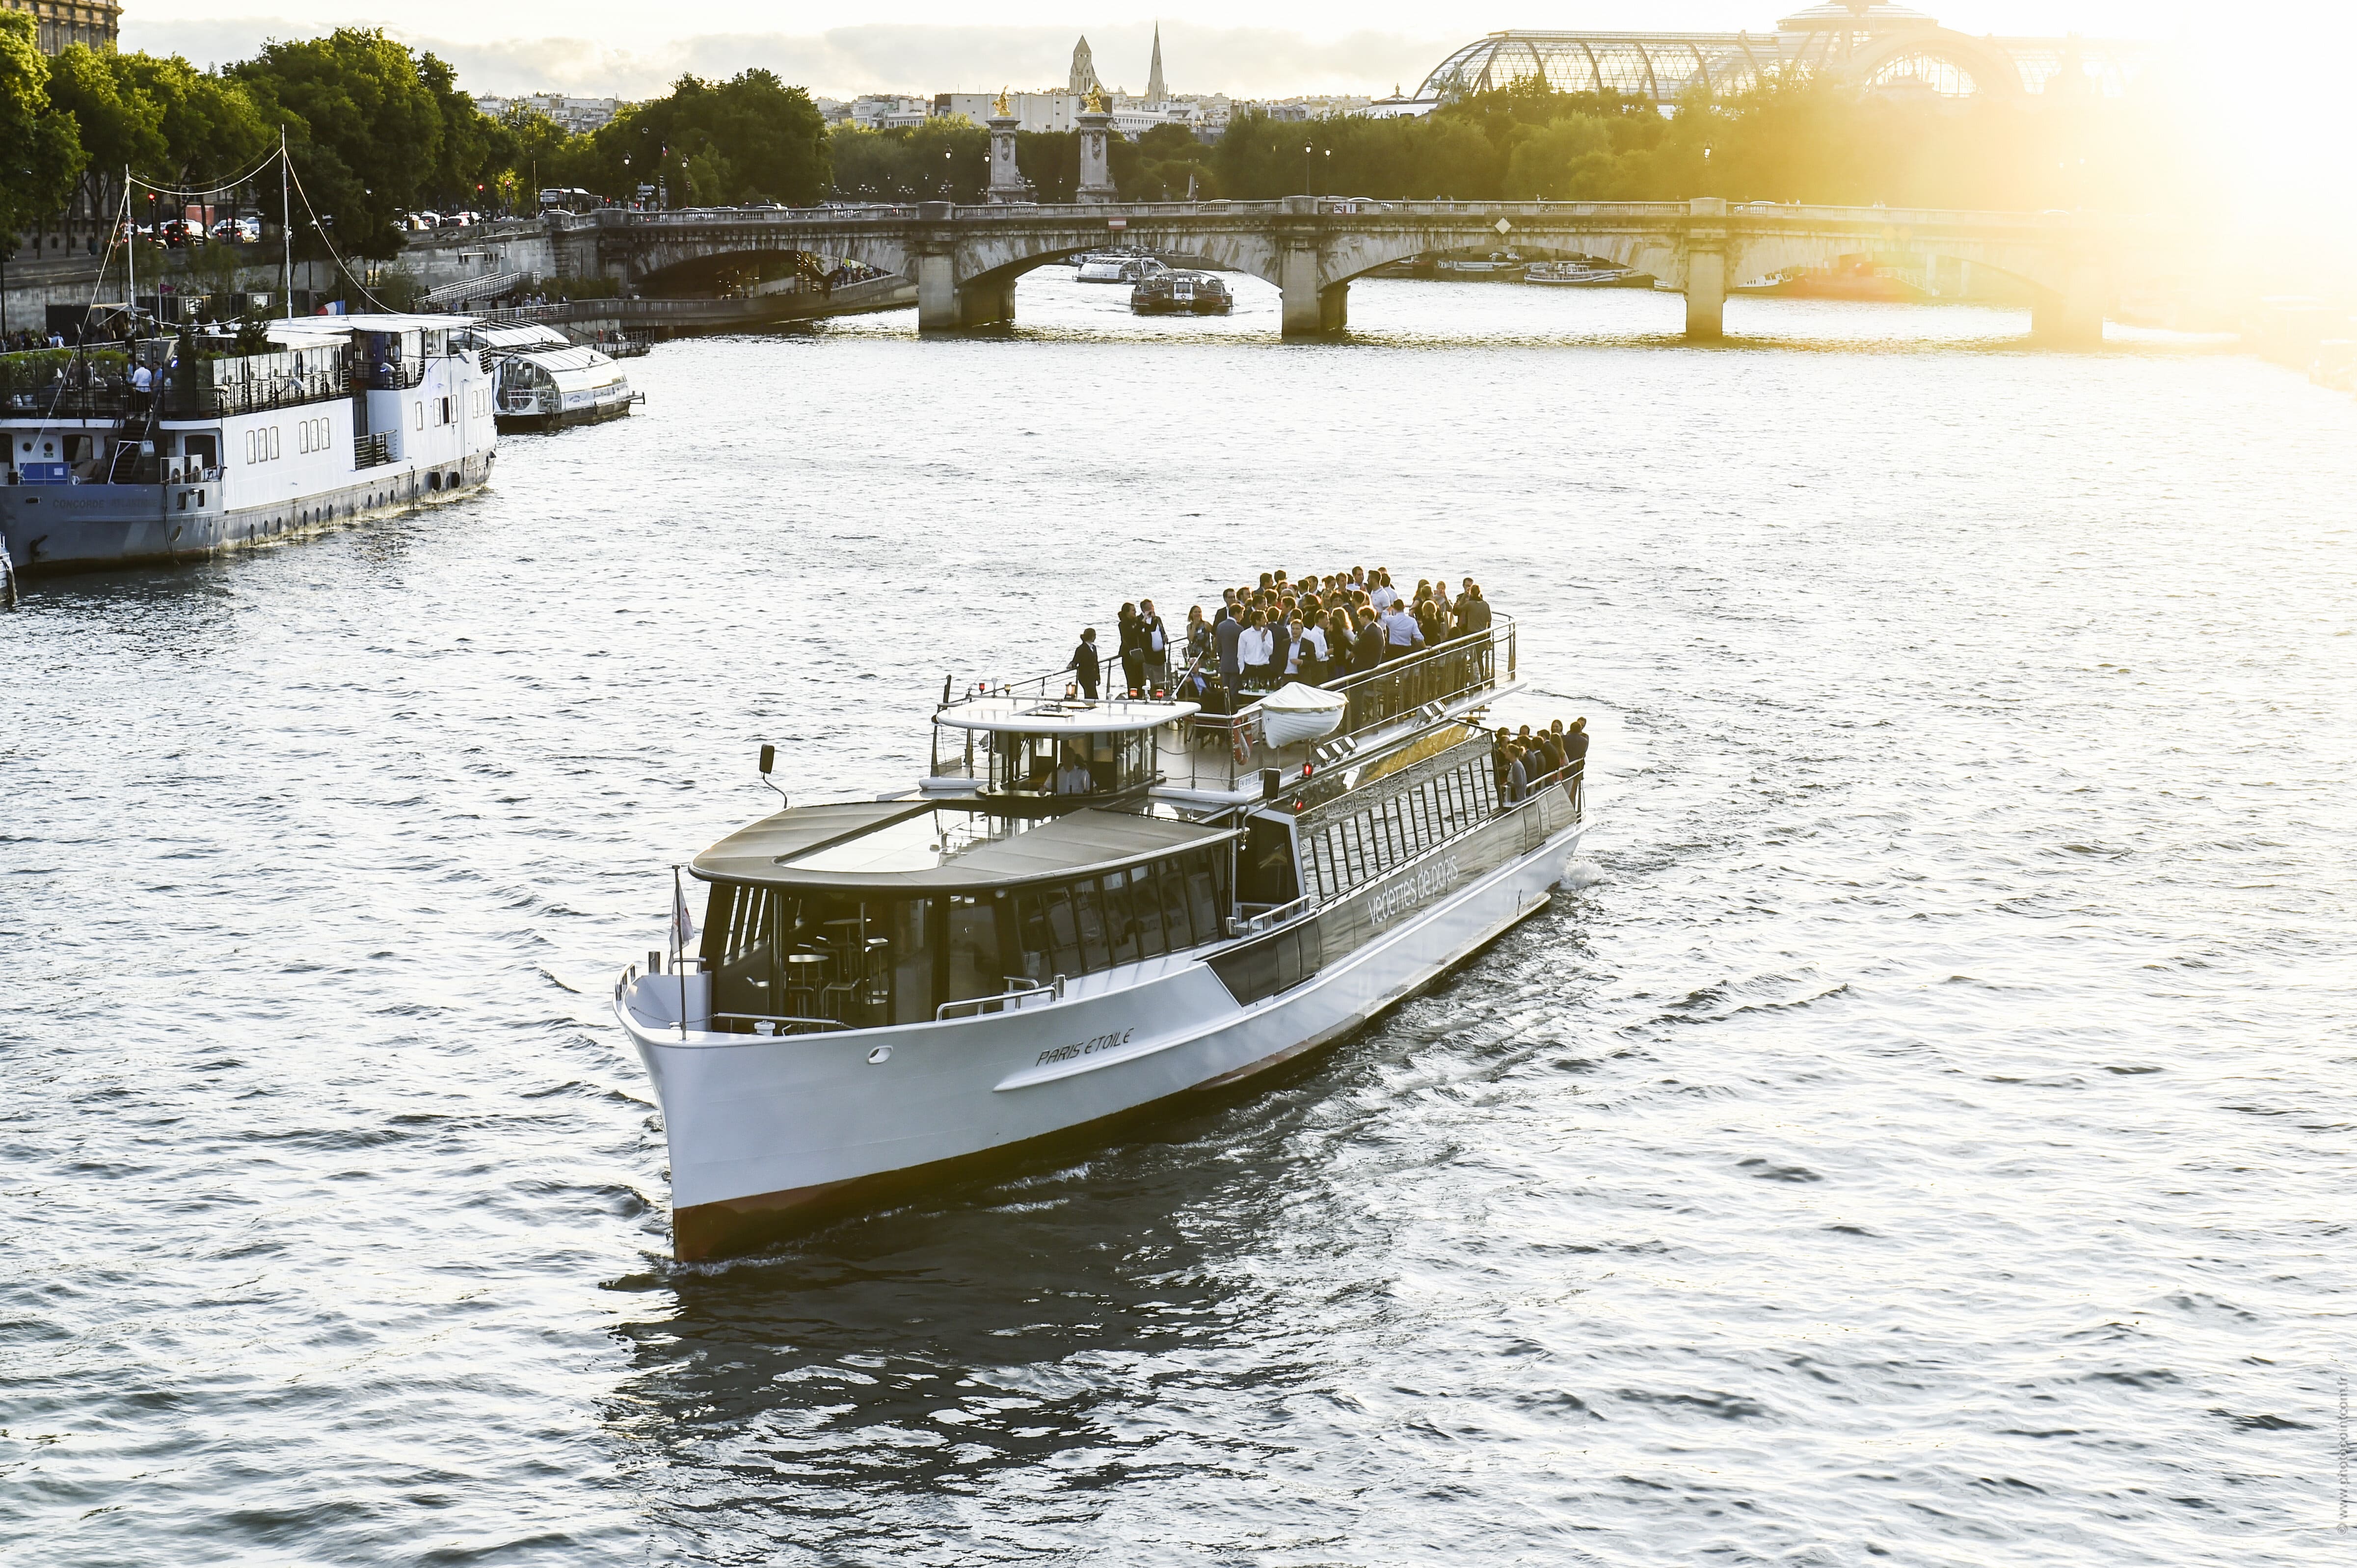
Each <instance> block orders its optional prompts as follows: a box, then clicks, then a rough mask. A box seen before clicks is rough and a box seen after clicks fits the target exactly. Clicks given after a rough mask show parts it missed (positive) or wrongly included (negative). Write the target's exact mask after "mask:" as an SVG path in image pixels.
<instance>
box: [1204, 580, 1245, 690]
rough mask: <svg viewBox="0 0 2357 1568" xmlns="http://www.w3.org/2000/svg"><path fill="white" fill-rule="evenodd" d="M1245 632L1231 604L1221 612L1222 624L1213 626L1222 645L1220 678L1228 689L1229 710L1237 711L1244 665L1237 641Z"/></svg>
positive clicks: (1215, 639)
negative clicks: (1238, 654)
mask: <svg viewBox="0 0 2357 1568" xmlns="http://www.w3.org/2000/svg"><path fill="white" fill-rule="evenodd" d="M1243 634H1244V624H1243V621H1241V620H1239V619H1237V618H1236V612H1235V607H1234V606H1232V605H1231V606H1228V607H1225V608H1223V609H1222V610H1221V612H1220V624H1219V625H1217V626H1215V627H1213V628H1211V637H1212V639H1213V640H1214V641H1216V642H1217V643H1218V644H1219V645H1220V680H1221V682H1222V683H1223V684H1224V685H1225V686H1226V687H1227V690H1228V711H1229V712H1230V713H1233V712H1234V711H1235V696H1236V693H1237V692H1238V691H1239V690H1240V689H1241V686H1242V682H1243V673H1244V667H1243V663H1242V662H1241V661H1239V660H1238V659H1237V658H1236V643H1237V641H1238V640H1239V639H1242V638H1243Z"/></svg>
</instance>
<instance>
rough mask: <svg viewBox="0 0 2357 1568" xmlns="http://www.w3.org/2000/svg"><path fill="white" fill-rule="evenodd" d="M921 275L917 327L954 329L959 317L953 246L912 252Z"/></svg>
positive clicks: (918, 282)
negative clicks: (951, 248) (951, 250)
mask: <svg viewBox="0 0 2357 1568" xmlns="http://www.w3.org/2000/svg"><path fill="white" fill-rule="evenodd" d="M909 261H910V262H911V263H914V264H913V266H912V267H911V269H910V270H911V271H913V272H914V273H915V274H916V278H917V330H918V331H920V332H953V331H955V330H956V329H957V328H959V327H960V326H962V325H963V323H962V322H961V321H960V320H959V319H958V286H957V270H956V268H957V263H956V259H955V258H954V257H952V255H951V254H950V252H949V247H948V246H946V245H943V246H941V247H940V248H938V249H932V248H928V249H926V250H922V251H915V252H912V253H911V254H910V256H909Z"/></svg>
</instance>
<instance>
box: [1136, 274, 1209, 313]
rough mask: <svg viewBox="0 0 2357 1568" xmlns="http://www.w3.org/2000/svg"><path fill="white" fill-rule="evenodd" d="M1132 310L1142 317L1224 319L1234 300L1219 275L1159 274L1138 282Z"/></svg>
mask: <svg viewBox="0 0 2357 1568" xmlns="http://www.w3.org/2000/svg"><path fill="white" fill-rule="evenodd" d="M1129 307H1130V309H1132V310H1133V311H1135V312H1136V313H1137V314H1138V315H1140V316H1174V315H1175V316H1225V315H1227V314H1228V313H1229V312H1230V311H1231V310H1232V309H1234V308H1235V299H1234V297H1233V296H1232V295H1230V294H1229V293H1228V285H1226V284H1224V283H1222V282H1221V281H1220V278H1219V276H1218V274H1213V273H1197V272H1157V273H1152V274H1147V275H1146V276H1145V277H1142V278H1140V279H1138V281H1137V286H1136V287H1135V288H1133V289H1131V290H1130V291H1129Z"/></svg>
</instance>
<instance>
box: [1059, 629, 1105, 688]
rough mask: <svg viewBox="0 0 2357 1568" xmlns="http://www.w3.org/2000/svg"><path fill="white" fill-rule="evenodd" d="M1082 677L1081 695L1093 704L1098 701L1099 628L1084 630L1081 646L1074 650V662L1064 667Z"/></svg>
mask: <svg viewBox="0 0 2357 1568" xmlns="http://www.w3.org/2000/svg"><path fill="white" fill-rule="evenodd" d="M1064 668H1065V669H1067V670H1070V671H1071V672H1072V673H1073V674H1075V675H1077V676H1079V677H1080V682H1081V695H1082V696H1083V697H1085V698H1087V699H1088V700H1089V701H1090V702H1092V703H1093V702H1095V701H1096V700H1097V674H1098V666H1097V628H1094V627H1087V628H1083V629H1082V632H1081V645H1080V646H1079V647H1078V648H1075V649H1073V650H1072V661H1071V663H1070V664H1067V665H1065V666H1064Z"/></svg>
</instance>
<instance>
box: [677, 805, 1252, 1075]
mask: <svg viewBox="0 0 2357 1568" xmlns="http://www.w3.org/2000/svg"><path fill="white" fill-rule="evenodd" d="M1237 836H1238V833H1237V831H1236V830H1235V829H1234V828H1233V827H1231V826H1222V825H1217V824H1214V823H1210V822H1202V821H1199V820H1194V819H1190V818H1189V817H1186V816H1183V815H1180V814H1178V813H1175V812H1162V811H1155V812H1143V813H1133V812H1120V811H1102V810H1094V809H1084V810H1079V811H1071V812H1068V813H1066V814H1064V815H1062V816H1057V817H1049V818H1041V817H1036V816H1020V815H1014V816H1010V815H1002V814H998V813H996V812H993V811H989V810H988V809H987V808H986V807H985V805H984V803H982V802H980V801H978V800H975V801H961V802H958V803H955V804H937V803H924V802H910V801H906V800H901V801H875V802H865V801H862V802H852V803H848V804H844V805H825V806H804V807H798V808H793V809H790V810H787V811H780V812H778V813H777V814H775V815H774V816H770V817H768V818H765V819H763V820H762V821H760V822H755V823H753V824H752V825H751V826H749V827H747V828H744V829H742V830H740V831H739V832H735V833H732V834H730V835H729V836H728V837H727V838H726V839H723V840H722V841H721V842H720V843H716V844H715V845H714V846H713V847H712V848H711V849H709V850H707V851H705V853H704V854H701V855H699V856H697V857H696V860H695V863H694V872H695V875H697V876H699V877H702V878H704V879H705V880H706V881H708V882H710V883H711V885H712V895H711V901H710V904H709V906H708V908H707V914H706V920H705V931H704V945H703V950H702V958H703V969H704V972H705V973H706V974H708V975H710V976H711V977H712V999H711V1000H712V1013H713V1026H714V1027H715V1028H716V1029H720V1030H723V1031H726V1032H734V1033H740V1034H742V1033H752V1034H771V1033H782V1032H789V1031H795V1030H801V1029H807V1028H812V1027H835V1028H842V1027H850V1028H870V1027H880V1026H885V1025H892V1024H922V1023H931V1022H932V1021H933V1020H935V1019H936V1018H938V1017H941V1016H943V1015H948V1014H953V1013H957V1012H972V1011H982V1010H993V1011H995V1010H998V1009H1000V1008H1003V1007H1006V1006H1009V1005H1020V1004H1021V1002H1022V1000H1023V999H1024V998H1026V997H1028V996H1041V995H1046V994H1049V993H1051V992H1052V991H1053V989H1054V988H1055V986H1056V984H1057V983H1058V979H1059V977H1062V978H1064V979H1065V980H1076V979H1080V978H1082V977H1084V976H1088V975H1092V974H1096V973H1099V972H1104V971H1107V970H1111V969H1113V968H1114V966H1116V965H1120V964H1132V963H1136V962H1139V961H1145V960H1150V959H1154V958H1157V957H1160V956H1162V955H1164V954H1167V953H1174V952H1180V951H1184V950H1187V949H1189V948H1193V947H1198V946H1200V945H1201V944H1203V943H1206V942H1212V941H1217V940H1220V939H1221V938H1222V935H1223V934H1224V931H1225V927H1224V919H1225V916H1226V912H1227V910H1228V908H1229V904H1230V897H1229V894H1230V887H1231V886H1232V879H1233V876H1234V855H1233V854H1232V849H1231V845H1232V843H1233V841H1234V840H1235V839H1236V838H1237Z"/></svg>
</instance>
